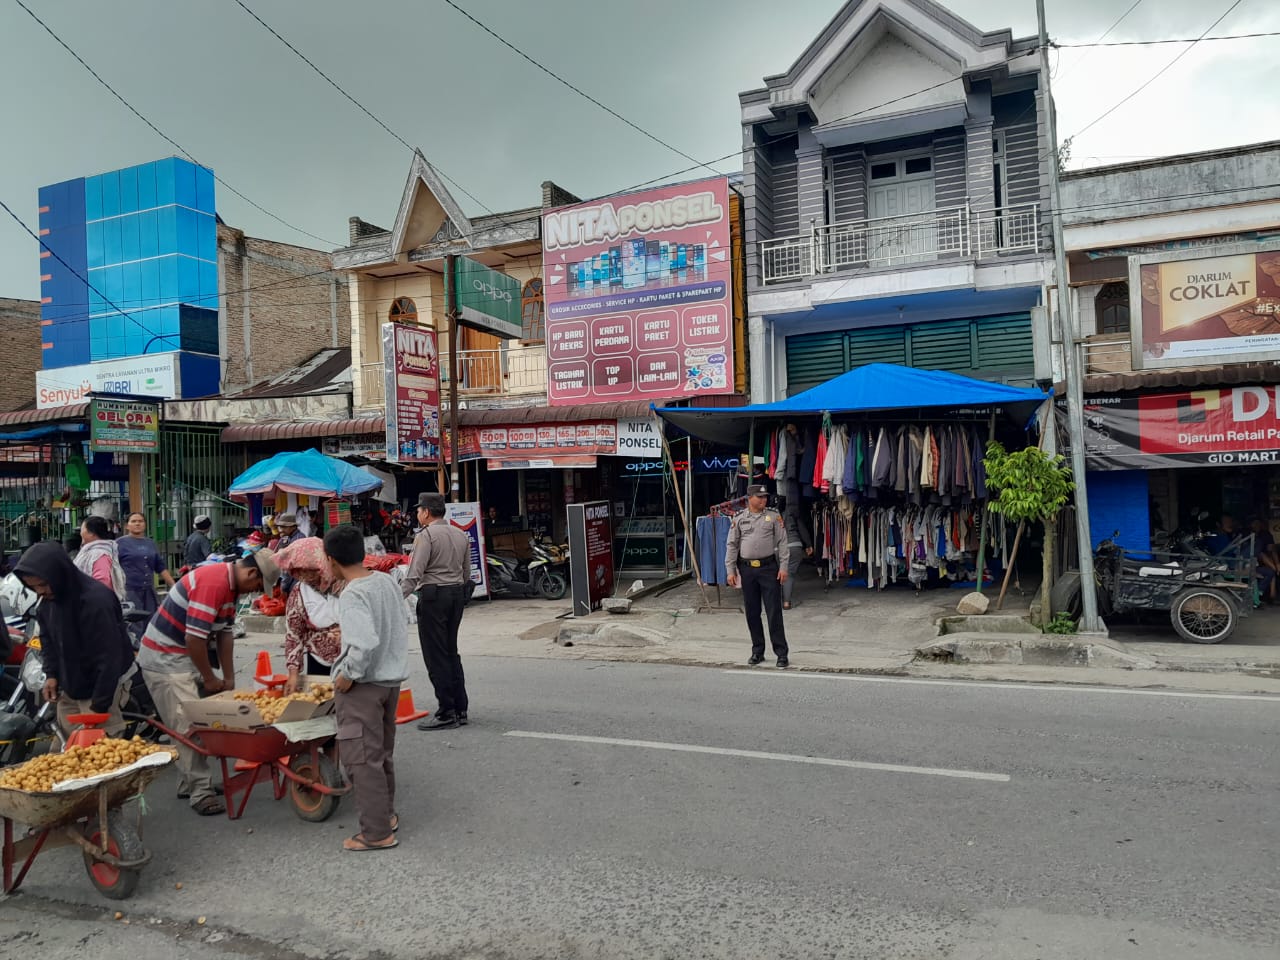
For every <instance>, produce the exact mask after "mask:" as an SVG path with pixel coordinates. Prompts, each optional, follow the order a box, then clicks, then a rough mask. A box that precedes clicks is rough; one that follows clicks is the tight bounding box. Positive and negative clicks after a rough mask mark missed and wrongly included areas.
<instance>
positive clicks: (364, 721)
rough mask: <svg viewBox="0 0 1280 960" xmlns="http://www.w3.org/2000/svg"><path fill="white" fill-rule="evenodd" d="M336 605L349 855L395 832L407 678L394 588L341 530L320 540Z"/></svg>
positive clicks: (391, 840) (378, 846)
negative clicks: (351, 831) (337, 586)
mask: <svg viewBox="0 0 1280 960" xmlns="http://www.w3.org/2000/svg"><path fill="white" fill-rule="evenodd" d="M324 552H325V554H326V555H327V556H328V558H329V565H330V566H331V567H332V569H333V573H334V576H335V577H337V578H339V579H341V580H345V581H346V586H345V587H344V588H343V590H342V594H341V597H340V598H339V600H338V623H339V625H340V626H341V629H342V649H341V652H340V653H339V654H338V659H337V660H335V661H334V663H333V671H332V675H333V687H334V690H335V691H336V696H335V699H336V704H335V712H336V713H337V719H338V751H339V754H340V756H341V757H342V764H343V766H345V767H346V768H347V776H348V777H349V778H350V779H351V785H352V787H353V788H354V790H355V795H356V810H357V812H358V814H359V817H360V832H359V833H357V834H356V835H355V836H353V837H348V838H347V839H346V840H344V841H343V842H342V847H343V849H344V850H350V851H351V852H353V853H359V852H365V851H371V850H390V849H391V848H392V847H395V846H397V845H398V843H399V841H397V840H396V838H395V831H396V830H397V829H398V828H399V826H400V823H399V817H398V816H397V815H396V812H395V807H396V776H395V765H394V763H393V762H392V755H393V753H394V752H395V745H396V701H397V700H398V699H399V696H400V684H401V683H403V682H404V681H405V680H406V679H407V678H408V676H409V639H408V637H409V631H408V617H407V616H406V615H405V610H404V601H403V599H402V598H401V596H400V588H399V587H398V586H397V585H396V582H395V581H394V580H392V579H391V577H389V576H387V575H386V574H385V573H378V572H376V571H373V570H368V569H366V568H365V566H364V536H363V535H362V534H361V533H360V531H359V530H357V529H356V528H355V527H353V526H351V525H349V524H344V525H343V526H340V527H335V528H334V529H332V530H330V531H329V532H328V534H326V535H325V538H324Z"/></svg>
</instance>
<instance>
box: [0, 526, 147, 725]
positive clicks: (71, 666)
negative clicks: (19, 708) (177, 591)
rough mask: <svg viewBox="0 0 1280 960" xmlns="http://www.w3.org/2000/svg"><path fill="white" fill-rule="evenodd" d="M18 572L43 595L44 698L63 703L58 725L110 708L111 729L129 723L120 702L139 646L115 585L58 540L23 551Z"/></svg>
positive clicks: (40, 620)
mask: <svg viewBox="0 0 1280 960" xmlns="http://www.w3.org/2000/svg"><path fill="white" fill-rule="evenodd" d="M13 572H14V573H16V574H17V575H18V577H19V578H20V579H21V580H22V582H23V583H25V584H26V585H27V586H28V587H29V588H30V589H31V590H32V592H34V593H35V594H36V595H37V596H39V597H40V607H39V609H38V610H37V611H36V622H37V623H38V624H39V625H40V643H41V657H42V659H43V661H44V672H45V677H46V680H45V686H44V698H45V700H47V701H49V702H50V703H53V702H55V701H56V702H57V704H58V725H59V726H60V727H62V729H63V731H65V732H70V729H71V724H70V723H68V721H67V717H70V716H72V715H74V714H77V713H105V714H109V715H110V717H111V719H110V720H108V721H107V724H106V730H107V732H108V733H111V734H113V735H114V734H117V733H119V732H120V731H121V730H123V729H124V718H123V717H121V715H120V705H121V704H122V703H123V702H124V700H125V698H126V696H127V689H128V681H127V680H126V679H125V676H126V674H127V673H129V671H130V670H131V668H132V666H133V646H132V644H130V642H129V635H128V633H126V632H125V627H124V617H123V616H121V613H120V600H119V598H118V597H116V595H115V593H114V592H113V591H111V590H110V589H109V588H107V587H104V586H103V585H102V584H100V583H98V581H96V580H94V579H93V578H92V577H90V576H88V575H87V574H84V573H81V572H80V571H79V570H78V569H76V565H75V564H74V563H72V561H71V558H70V557H69V556H67V552H66V551H65V550H63V549H62V547H61V546H60V545H59V544H56V543H37V544H36V545H35V546H33V547H31V548H30V549H29V550H27V552H26V553H24V554H23V555H22V559H21V560H19V561H18V563H17V566H15V567H14V571H13Z"/></svg>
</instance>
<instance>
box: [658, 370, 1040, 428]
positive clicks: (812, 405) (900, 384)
mask: <svg viewBox="0 0 1280 960" xmlns="http://www.w3.org/2000/svg"><path fill="white" fill-rule="evenodd" d="M1047 399H1049V395H1048V394H1046V393H1044V392H1042V391H1040V390H1029V389H1025V388H1023V387H1010V386H1006V385H1005V384H1002V383H991V382H989V381H987V380H975V379H974V378H973V377H966V376H962V375H960V374H958V373H948V372H947V371H945V370H916V369H914V368H912V367H901V366H897V365H895V364H891V363H869V364H867V365H866V366H864V367H858V368H857V369H856V370H850V371H848V372H847V373H842V374H841V375H840V376H838V377H834V378H833V379H831V380H828V381H827V382H826V383H821V384H819V385H818V386H816V387H813V388H811V389H809V390H805V391H804V392H803V393H798V394H796V395H795V396H794V397H788V398H787V399H785V400H778V401H776V402H774V403H760V404H755V405H752V406H747V407H731V408H723V407H722V408H718V409H711V408H706V407H668V408H664V409H660V410H658V411H657V413H658V416H660V417H662V419H663V420H665V421H667V422H668V423H671V424H674V425H675V426H677V427H679V428H680V429H681V430H684V431H685V432H686V433H688V434H690V435H692V436H695V437H699V438H701V439H703V440H711V441H714V442H716V443H723V444H741V443H743V442H745V441H746V440H747V438H748V435H749V433H750V430H751V425H752V424H753V423H756V422H759V423H777V422H779V421H782V420H786V419H789V418H792V417H813V416H821V415H822V414H824V413H830V414H832V415H840V414H874V413H886V412H892V411H897V412H902V411H920V412H922V413H925V414H926V415H927V414H935V415H938V416H945V415H946V414H947V413H948V412H954V411H957V410H966V409H970V410H971V409H989V408H992V407H1001V408H1003V409H1006V410H1011V411H1012V412H1013V413H1015V414H1016V415H1019V416H1030V415H1031V413H1032V412H1033V411H1034V410H1035V408H1036V406H1038V405H1039V404H1041V403H1043V402H1044V401H1045V400H1047Z"/></svg>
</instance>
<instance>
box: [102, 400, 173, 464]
mask: <svg viewBox="0 0 1280 960" xmlns="http://www.w3.org/2000/svg"><path fill="white" fill-rule="evenodd" d="M89 449H90V450H92V451H93V452H94V453H155V452H156V451H157V450H159V449H160V405H159V404H157V403H137V402H135V401H131V400H103V399H99V398H97V397H95V398H94V399H93V400H91V401H89Z"/></svg>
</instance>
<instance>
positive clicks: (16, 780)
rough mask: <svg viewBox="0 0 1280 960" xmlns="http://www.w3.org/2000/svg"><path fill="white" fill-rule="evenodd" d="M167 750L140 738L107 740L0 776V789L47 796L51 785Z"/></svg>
mask: <svg viewBox="0 0 1280 960" xmlns="http://www.w3.org/2000/svg"><path fill="white" fill-rule="evenodd" d="M167 749H168V748H167V747H161V746H157V745H156V744H154V743H147V742H146V741H145V740H143V739H142V738H141V737H134V738H133V739H132V740H115V739H113V738H111V737H104V738H103V739H101V740H99V741H97V742H96V743H94V744H91V745H90V746H87V747H70V748H68V749H67V751H66V752H65V753H46V754H44V755H43V756H39V757H35V758H33V759H31V760H28V761H27V762H26V763H23V764H20V765H19V766H16V767H10V768H9V769H7V770H5V771H4V772H3V773H0V788H5V789H9V790H27V791H31V792H35V793H48V792H49V791H51V790H52V789H53V785H54V784H55V783H61V782H62V781H64V780H76V779H79V778H81V777H93V776H97V775H98V774H100V773H110V772H111V771H112V770H119V769H120V768H121V767H127V766H128V765H129V764H131V763H133V762H135V761H137V760H140V759H142V758H143V757H145V756H146V755H147V754H150V753H161V752H164V751H165V750H167Z"/></svg>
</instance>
